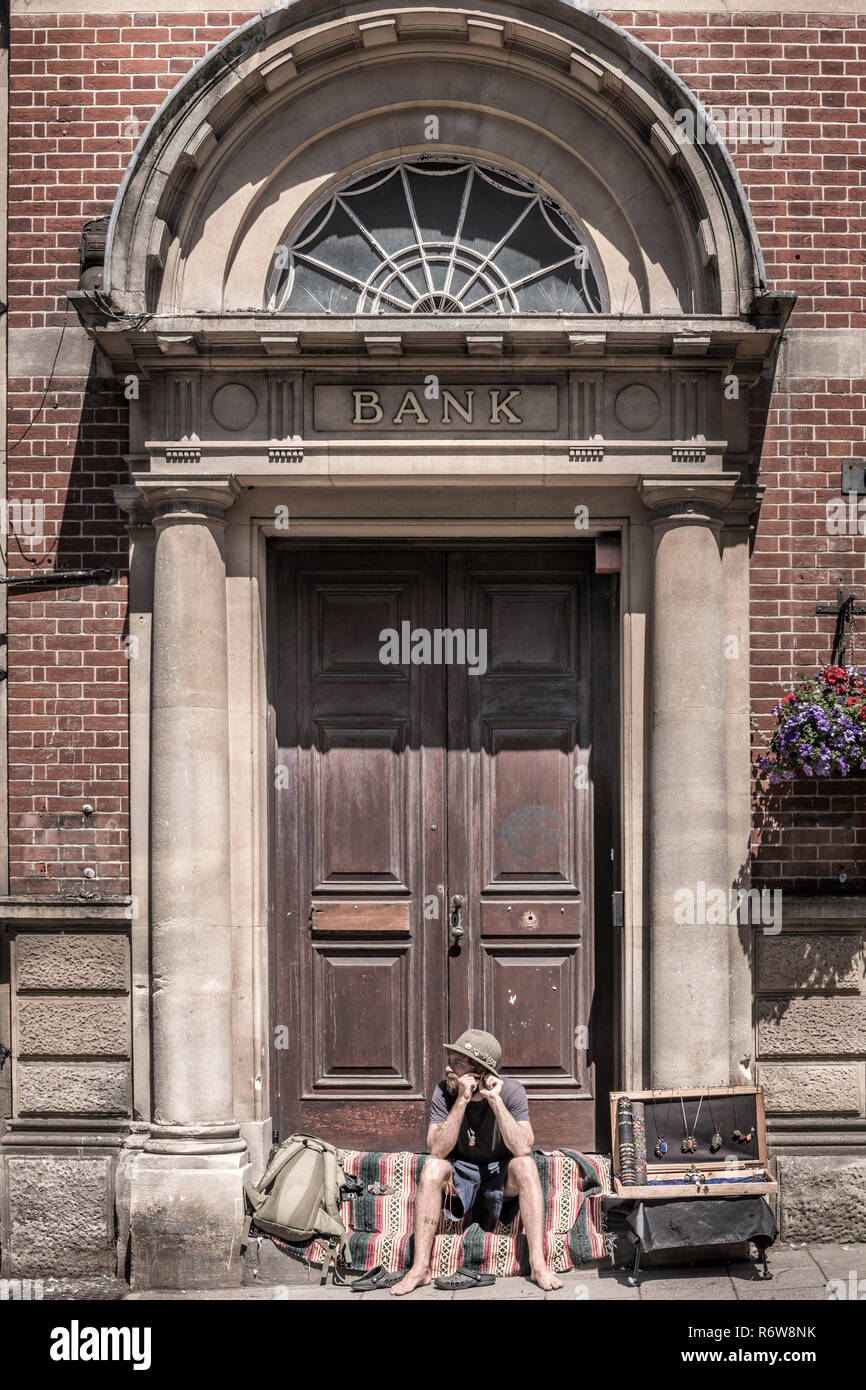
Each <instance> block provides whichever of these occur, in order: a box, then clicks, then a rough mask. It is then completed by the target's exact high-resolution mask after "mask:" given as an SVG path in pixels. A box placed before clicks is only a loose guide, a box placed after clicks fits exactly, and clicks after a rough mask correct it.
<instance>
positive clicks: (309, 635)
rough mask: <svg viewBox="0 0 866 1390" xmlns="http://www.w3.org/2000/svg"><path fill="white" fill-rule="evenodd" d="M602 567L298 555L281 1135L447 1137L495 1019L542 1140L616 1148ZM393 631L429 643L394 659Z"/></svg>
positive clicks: (279, 724) (497, 556)
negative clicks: (450, 1062) (443, 1126)
mask: <svg viewBox="0 0 866 1390" xmlns="http://www.w3.org/2000/svg"><path fill="white" fill-rule="evenodd" d="M591 555H592V552H591V551H584V550H581V548H580V547H578V546H570V547H568V548H565V547H563V548H562V549H559V550H551V549H550V548H549V547H547V548H546V549H544V550H541V549H539V548H537V547H531V546H528V547H526V548H524V549H520V548H517V547H515V548H512V549H509V550H508V551H502V550H498V549H491V548H488V549H483V548H478V549H473V550H471V551H469V550H466V551H457V550H450V551H446V550H444V549H435V548H432V547H431V548H428V549H422V548H418V549H413V550H412V551H402V550H396V549H394V550H389V549H388V548H381V549H379V550H376V551H373V550H370V549H363V548H358V549H357V550H336V549H334V550H329V549H328V548H327V547H325V548H323V549H321V550H320V551H318V552H316V553H311V552H301V551H295V550H292V549H291V548H290V547H284V548H281V549H275V551H274V554H273V564H272V570H271V620H270V621H271V639H270V640H271V650H272V653H273V656H272V670H271V676H272V701H273V704H274V707H275V738H274V754H273V757H274V768H273V784H274V791H273V816H272V824H273V826H274V834H273V838H272V854H273V864H272V869H273V873H272V879H273V882H274V884H275V898H274V903H273V914H272V915H273V932H272V959H273V968H272V971H271V981H272V998H271V1008H272V1022H273V1025H274V1048H273V1053H272V1064H273V1070H274V1077H275V1081H276V1086H275V1090H276V1092H277V1100H276V1113H277V1117H278V1124H279V1132H280V1136H281V1137H285V1136H286V1135H287V1134H289V1133H292V1132H293V1131H294V1130H302V1131H308V1132H312V1133H316V1134H320V1135H321V1136H322V1137H325V1138H329V1139H331V1140H332V1141H333V1142H335V1143H338V1144H343V1145H346V1146H355V1147H366V1148H371V1147H376V1146H382V1147H387V1148H399V1147H407V1148H411V1149H422V1148H423V1145H424V1136H425V1132H426V1118H427V1113H428V1109H429V1103H430V1097H431V1093H432V1090H433V1088H434V1086H435V1085H436V1082H437V1081H438V1080H439V1078H440V1077H441V1075H442V1070H443V1060H444V1059H443V1043H444V1042H445V1041H446V1040H447V1038H448V1037H449V1036H450V1035H456V1034H457V1033H459V1032H460V1031H461V1030H462V1029H463V1028H465V1027H467V1026H470V1025H471V1026H474V1027H481V1028H486V1029H488V1030H489V1031H490V1032H493V1033H495V1034H496V1035H497V1037H499V1039H500V1040H501V1042H502V1044H503V1049H504V1060H503V1065H504V1067H505V1070H506V1071H507V1072H508V1073H509V1074H510V1075H512V1076H516V1077H518V1078H519V1079H520V1080H521V1081H522V1082H523V1083H524V1085H525V1086H526V1088H527V1091H528V1092H529V1096H530V1104H531V1114H532V1119H533V1124H534V1127H535V1132H536V1139H537V1142H539V1143H540V1144H543V1145H544V1146H545V1147H553V1146H555V1145H557V1144H566V1145H578V1146H580V1147H583V1148H585V1149H587V1148H591V1147H593V1145H594V1144H595V1143H597V1142H598V1140H599V1137H600V1136H599V1134H598V1132H597V1130H596V1127H595V1115H596V1105H595V1100H596V1093H597V1091H598V1090H599V1087H600V1085H601V1084H602V1083H603V1082H604V1083H605V1084H607V1083H609V1080H610V1078H609V1077H608V1071H609V1063H610V1060H611V1034H612V999H611V995H612V990H611V982H610V961H609V959H608V954H607V945H608V944H609V933H604V934H603V940H602V942H601V943H600V942H599V940H598V939H597V933H596V931H595V917H596V912H595V907H596V902H597V900H598V894H599V892H600V893H601V896H602V899H603V900H604V904H605V908H606V909H608V908H609V892H610V882H611V878H610V875H611V867H612V861H611V849H610V848H609V846H608V845H607V843H605V845H604V848H603V852H602V853H601V854H600V855H598V856H596V855H595V854H594V842H595V840H596V839H597V838H598V824H599V817H600V815H601V821H602V822H603V829H602V837H603V838H604V839H605V840H606V839H607V838H608V836H609V829H610V825H612V821H613V817H612V814H611V813H612V807H613V802H612V795H611V787H612V785H613V782H614V780H615V778H614V766H613V763H614V760H615V751H614V740H613V738H612V736H611V734H612V729H611V727H610V726H611V720H612V718H614V717H615V716H614V715H613V703H612V702H613V700H614V690H613V687H612V685H611V683H610V675H609V672H608V669H607V664H606V663H607V660H608V657H609V655H610V626H611V619H612V608H611V605H610V602H609V598H610V595H609V594H608V593H605V592H603V590H604V584H605V583H606V581H602V582H601V585H602V587H601V589H600V588H599V587H598V586H599V580H598V578H597V577H595V576H593V574H592V571H591ZM594 586H595V587H594ZM404 624H408V632H407V629H404V627H403V625H404ZM389 631H393V632H395V633H396V634H398V637H399V639H400V640H401V641H403V642H406V641H408V642H409V647H408V648H404V649H403V650H402V651H400V652H399V654H398V656H397V664H393V665H389V664H383V661H382V659H381V657H382V649H383V638H382V634H383V633H385V632H389ZM437 631H439V632H443V633H444V634H445V637H444V639H443V641H442V643H441V645H439V646H438V647H437V641H436V633H437ZM418 632H426V633H427V634H429V636H430V645H429V648H428V649H426V651H425V648H424V646H423V643H421V644H416V643H415V641H414V635H415V634H417V633H418ZM455 633H457V634H460V633H462V634H464V639H463V646H464V647H465V657H466V659H465V660H462V661H461V660H455V659H454V658H456V657H460V656H462V655H464V652H463V649H462V647H461V640H460V639H459V638H455V637H454V634H455ZM467 633H468V635H469V641H468V643H467V642H466V641H465V635H466V634H467ZM413 649H414V652H415V660H413V659H411V651H412V650H413ZM591 653H593V654H594V659H592V660H591ZM407 656H408V657H409V658H410V659H408V660H407V659H406V658H407ZM437 656H438V657H439V660H438V661H437ZM449 656H450V657H451V658H452V659H451V660H450V661H449ZM419 658H420V660H419ZM425 658H429V659H425ZM416 663H417V664H416ZM599 686H601V687H603V689H604V696H605V699H606V702H607V706H606V712H604V713H603V714H602V717H601V718H600V719H599V718H596V719H593V709H594V708H597V707H598V706H599V704H600V701H599V699H598V693H599ZM605 721H607V722H606V723H605ZM594 741H595V743H594ZM602 748H604V750H605V751H604V756H603V757H602V756H600V755H601V750H602ZM600 778H601V780H602V781H603V783H604V785H603V786H600V785H599V781H600ZM611 843H612V840H611ZM459 898H462V899H463V900H464V902H463V904H462V905H459V916H458V912H457V907H458V904H457V903H456V902H455V900H456V899H459ZM605 916H606V917H609V912H606V913H605ZM605 926H606V922H605ZM599 945H601V949H599ZM600 989H601V990H602V991H604V993H605V998H604V1001H603V1007H602V1009H601V1010H599V1001H600V996H599V990H600ZM599 1062H600V1063H601V1066H599ZM603 1113H604V1107H603V1106H601V1107H599V1115H600V1116H601V1115H603Z"/></svg>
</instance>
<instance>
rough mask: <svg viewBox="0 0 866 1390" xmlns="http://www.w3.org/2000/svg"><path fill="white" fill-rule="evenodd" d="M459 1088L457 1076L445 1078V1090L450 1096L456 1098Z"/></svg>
mask: <svg viewBox="0 0 866 1390" xmlns="http://www.w3.org/2000/svg"><path fill="white" fill-rule="evenodd" d="M458 1086H459V1082H458V1080H457V1077H456V1076H446V1077H445V1090H446V1091H447V1092H448V1094H449V1096H456V1094H457V1090H458Z"/></svg>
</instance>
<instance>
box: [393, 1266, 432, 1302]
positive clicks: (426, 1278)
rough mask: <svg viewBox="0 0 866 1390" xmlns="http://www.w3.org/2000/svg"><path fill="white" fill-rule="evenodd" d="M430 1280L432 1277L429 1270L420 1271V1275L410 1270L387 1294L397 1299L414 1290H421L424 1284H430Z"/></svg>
mask: <svg viewBox="0 0 866 1390" xmlns="http://www.w3.org/2000/svg"><path fill="white" fill-rule="evenodd" d="M432 1278H433V1275H432V1274H431V1273H430V1271H429V1269H425V1270H422V1271H421V1272H420V1273H418V1272H416V1271H415V1270H414V1269H410V1270H409V1271H408V1273H407V1274H406V1275H404V1277H403V1278H402V1279H401V1280H400V1282H399V1284H395V1285H394V1287H393V1289H390V1290H389V1292H390V1293H393V1294H396V1296H397V1298H399V1297H400V1295H401V1294H404V1293H412V1291H413V1290H414V1289H420V1288H423V1286H424V1285H425V1284H429V1283H430V1281H431V1279H432Z"/></svg>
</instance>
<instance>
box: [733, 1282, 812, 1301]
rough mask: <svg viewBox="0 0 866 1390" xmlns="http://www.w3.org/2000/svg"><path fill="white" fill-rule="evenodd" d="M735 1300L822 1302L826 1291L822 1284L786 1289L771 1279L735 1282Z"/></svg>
mask: <svg viewBox="0 0 866 1390" xmlns="http://www.w3.org/2000/svg"><path fill="white" fill-rule="evenodd" d="M735 1287H736V1291H737V1301H738V1302H739V1303H778V1302H786V1303H787V1302H791V1303H824V1302H826V1301H827V1293H826V1290H825V1288H824V1286H823V1284H822V1285H821V1287H820V1288H798V1289H786V1288H782V1287H781V1286H779V1285H777V1284H776V1281H775V1280H773V1281H772V1282H771V1283H766V1284H763V1283H762V1284H737V1285H735Z"/></svg>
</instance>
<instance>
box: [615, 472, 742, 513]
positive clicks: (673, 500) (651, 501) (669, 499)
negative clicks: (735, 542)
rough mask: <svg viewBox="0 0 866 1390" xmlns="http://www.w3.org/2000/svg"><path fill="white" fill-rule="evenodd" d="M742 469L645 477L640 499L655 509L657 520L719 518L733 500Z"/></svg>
mask: <svg viewBox="0 0 866 1390" xmlns="http://www.w3.org/2000/svg"><path fill="white" fill-rule="evenodd" d="M739 481H740V475H739V473H700V474H695V473H692V474H686V475H684V476H682V477H679V478H678V477H670V476H668V477H659V478H641V480H640V483H639V485H638V491H639V494H640V499H641V501H642V502H643V503H644V505H645V506H647V507H649V509H650V511H652V513H653V524H656V523H659V522H666V521H674V520H675V521H677V522H680V523H686V522H697V523H704V524H706V523H707V522H714V521H715V522H718V521H721V519H722V509H723V508H724V507H725V506H726V505H727V504H728V503H729V502H730V500H731V498H732V497H733V495H734V491H735V489H736V487H737V484H738V483H739Z"/></svg>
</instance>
